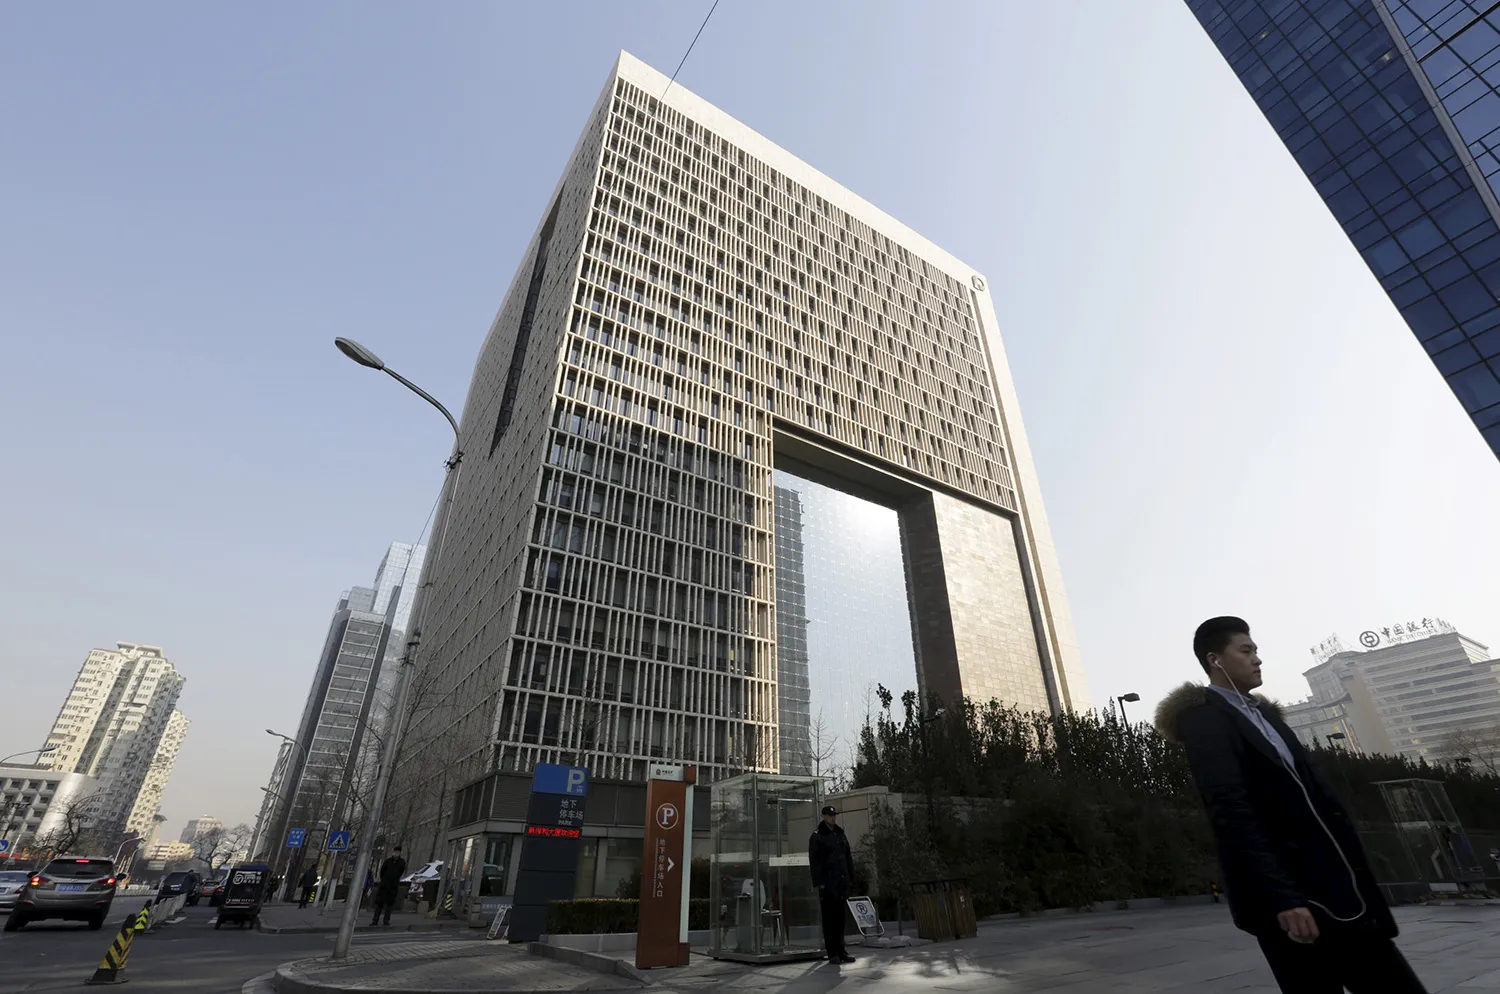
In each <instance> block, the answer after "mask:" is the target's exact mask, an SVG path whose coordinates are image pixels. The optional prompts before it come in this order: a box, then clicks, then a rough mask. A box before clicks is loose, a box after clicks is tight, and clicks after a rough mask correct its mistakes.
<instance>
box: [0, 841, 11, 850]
mask: <svg viewBox="0 0 1500 994" xmlns="http://www.w3.org/2000/svg"><path fill="white" fill-rule="evenodd" d="M0 852H10V840H9V839H0Z"/></svg>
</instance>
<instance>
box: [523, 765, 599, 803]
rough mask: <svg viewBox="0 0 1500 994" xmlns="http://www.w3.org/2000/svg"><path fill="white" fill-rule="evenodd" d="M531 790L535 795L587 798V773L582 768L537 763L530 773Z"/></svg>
mask: <svg viewBox="0 0 1500 994" xmlns="http://www.w3.org/2000/svg"><path fill="white" fill-rule="evenodd" d="M531 790H532V792H533V793H536V794H571V795H572V796H574V797H587V796H588V793H589V771H588V770H587V769H586V768H585V767H582V766H559V765H558V764H556V763H538V764H536V769H534V770H532V772H531Z"/></svg>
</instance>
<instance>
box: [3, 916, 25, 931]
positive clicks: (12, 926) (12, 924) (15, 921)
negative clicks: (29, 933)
mask: <svg viewBox="0 0 1500 994" xmlns="http://www.w3.org/2000/svg"><path fill="white" fill-rule="evenodd" d="M25 924H26V916H25V915H23V914H21V912H19V911H12V912H11V913H10V917H9V918H7V919H5V931H7V932H14V931H15V930H16V929H18V928H20V927H21V926H22V925H25Z"/></svg>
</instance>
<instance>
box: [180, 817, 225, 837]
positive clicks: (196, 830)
mask: <svg viewBox="0 0 1500 994" xmlns="http://www.w3.org/2000/svg"><path fill="white" fill-rule="evenodd" d="M223 827H224V823H223V822H222V821H220V820H219V819H217V818H214V817H213V816H211V815H204V816H203V817H201V818H193V819H191V820H190V821H189V822H188V823H187V825H186V826H185V827H184V828H183V830H182V834H181V835H180V836H178V837H177V841H179V842H192V841H194V840H195V839H197V838H198V837H199V836H200V835H206V834H208V833H209V832H212V831H214V830H215V829H218V828H223Z"/></svg>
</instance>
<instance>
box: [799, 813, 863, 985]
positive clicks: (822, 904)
mask: <svg viewBox="0 0 1500 994" xmlns="http://www.w3.org/2000/svg"><path fill="white" fill-rule="evenodd" d="M838 815H839V812H838V809H837V808H835V807H834V806H833V805H831V804H830V805H829V806H828V807H826V808H824V809H823V820H822V821H821V822H819V823H818V827H817V829H815V830H814V831H813V834H812V838H811V839H809V840H808V843H807V863H808V867H809V868H810V869H811V870H812V878H813V884H814V885H815V886H816V887H817V888H818V905H819V908H820V910H821V912H822V915H823V946H824V948H825V949H826V950H827V952H828V962H830V963H853V962H854V957H853V956H850V955H849V950H848V949H846V948H845V947H844V901H845V899H846V898H848V896H849V888H850V886H851V885H853V883H854V855H853V854H852V853H851V852H850V851H849V837H848V836H846V835H845V834H844V830H843V828H841V827H840V826H839V818H838Z"/></svg>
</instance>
